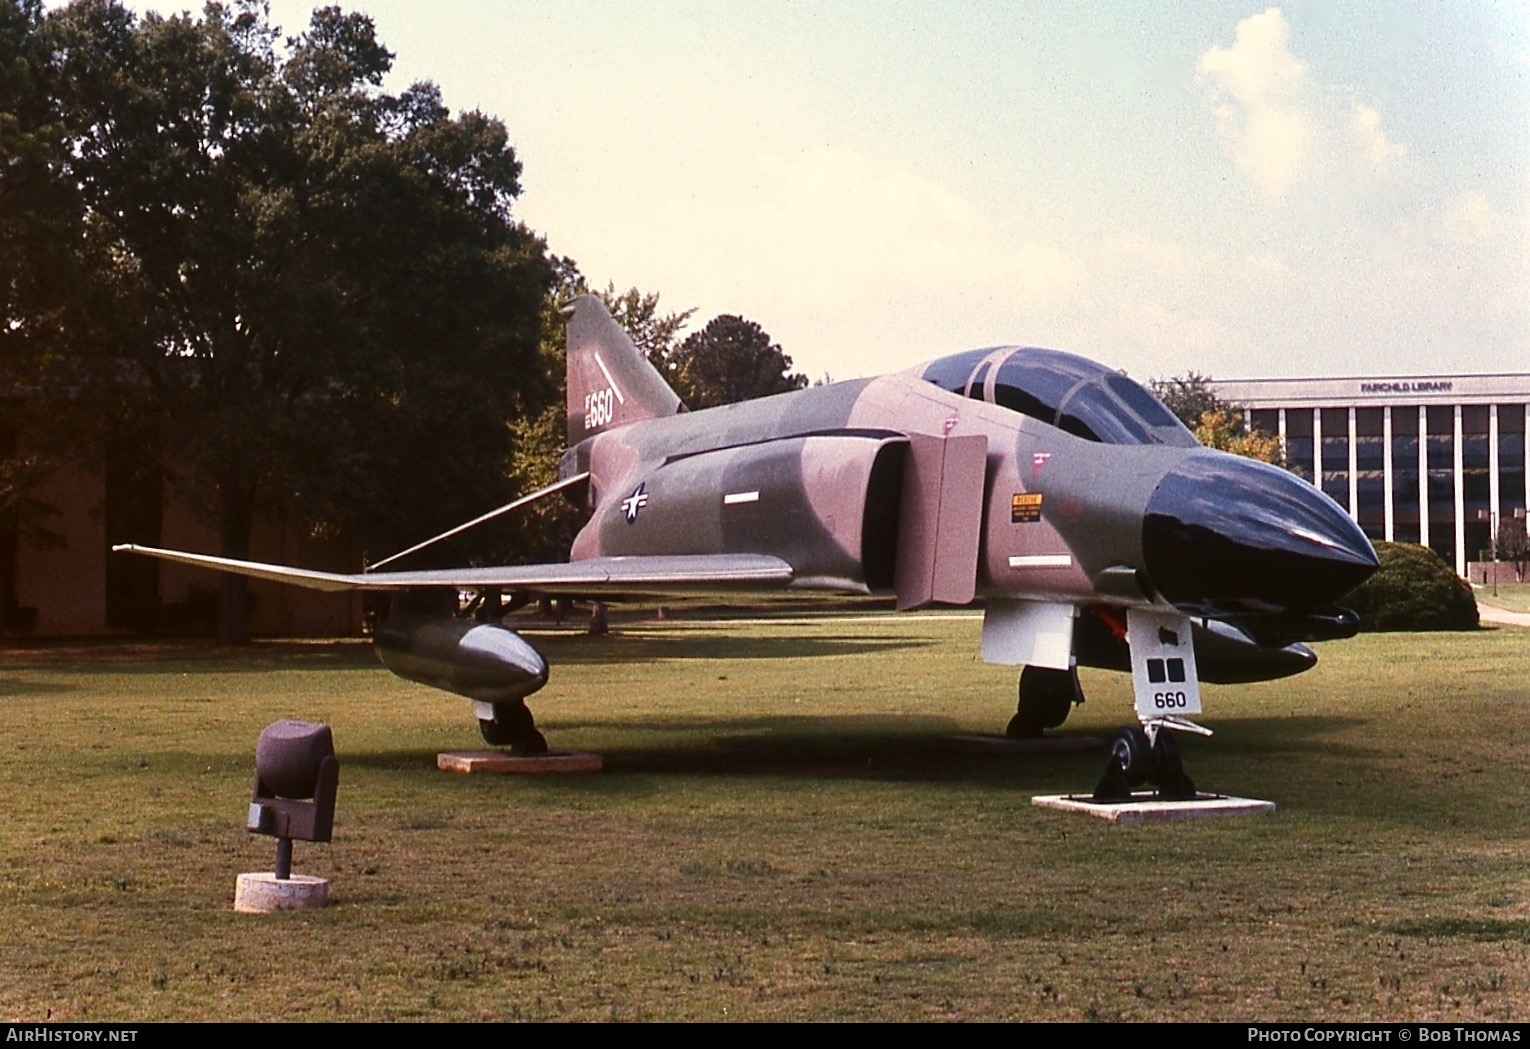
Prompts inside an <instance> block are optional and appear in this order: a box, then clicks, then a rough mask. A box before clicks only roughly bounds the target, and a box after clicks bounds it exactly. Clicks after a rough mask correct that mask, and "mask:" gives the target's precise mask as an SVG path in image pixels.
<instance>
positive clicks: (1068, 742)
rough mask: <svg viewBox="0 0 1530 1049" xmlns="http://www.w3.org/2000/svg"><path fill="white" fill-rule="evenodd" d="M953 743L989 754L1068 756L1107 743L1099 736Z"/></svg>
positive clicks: (968, 739) (998, 738) (978, 739)
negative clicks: (1073, 752)
mask: <svg viewBox="0 0 1530 1049" xmlns="http://www.w3.org/2000/svg"><path fill="white" fill-rule="evenodd" d="M950 738H951V742H952V743H955V744H956V745H958V746H960V747H961V748H962V749H963V750H976V751H982V752H984V753H987V754H1067V753H1070V752H1072V751H1077V750H1099V749H1100V748H1101V747H1103V746H1105V741H1104V740H1103V739H1101V738H1100V737H1099V736H1027V737H1022V738H1015V737H1013V736H952V737H950Z"/></svg>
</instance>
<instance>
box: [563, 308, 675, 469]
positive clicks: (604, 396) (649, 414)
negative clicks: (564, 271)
mask: <svg viewBox="0 0 1530 1049" xmlns="http://www.w3.org/2000/svg"><path fill="white" fill-rule="evenodd" d="M563 315H564V316H565V317H567V318H568V444H569V447H570V448H572V447H573V446H574V445H576V444H578V443H579V442H580V441H582V440H584V439H585V438H586V437H593V436H594V435H595V434H597V433H601V432H602V431H605V430H611V429H615V428H616V427H619V426H626V425H627V424H628V423H635V422H639V421H641V420H643V419H658V418H663V417H665V416H669V415H674V414H675V413H677V412H683V411H685V405H684V404H682V403H681V401H680V397H679V395H678V394H676V393H675V391H674V390H671V389H670V388H669V384H668V383H666V382H665V381H664V377H663V376H661V375H660V374H659V372H658V369H656V368H655V367H654V366H653V365H652V364H650V363H648V358H646V357H644V356H643V354H642V353H641V352H640V351H639V350H638V348H637V347H636V346H635V345H633V342H632V340H631V339H630V338H629V337H628V336H627V333H626V332H624V331H622V329H621V325H619V324H617V323H616V321H615V320H614V319H613V318H612V316H611V314H610V313H609V312H608V311H607V310H606V306H605V303H603V302H601V301H600V299H599V297H597V296H595V295H581V296H579V297H578V298H577V299H574V300H573V301H572V302H570V303H569V304H568V305H567V306H565V307H564V308H563Z"/></svg>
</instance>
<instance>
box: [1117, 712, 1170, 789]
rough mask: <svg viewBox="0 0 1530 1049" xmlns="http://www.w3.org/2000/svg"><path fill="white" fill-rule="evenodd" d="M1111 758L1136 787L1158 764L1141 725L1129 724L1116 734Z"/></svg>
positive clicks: (1128, 780) (1144, 781)
mask: <svg viewBox="0 0 1530 1049" xmlns="http://www.w3.org/2000/svg"><path fill="white" fill-rule="evenodd" d="M1110 760H1111V761H1113V762H1115V763H1116V764H1117V765H1119V766H1120V768H1121V772H1122V774H1123V775H1125V776H1126V782H1128V783H1130V784H1131V785H1132V786H1134V787H1136V786H1140V785H1141V784H1143V783H1146V782H1147V781H1148V779H1149V778H1150V777H1151V776H1152V775H1153V773H1154V772H1155V771H1156V768H1157V765H1158V762H1157V760H1156V759H1155V758H1154V757H1153V747H1152V744H1150V743H1149V742H1148V737H1147V732H1145V731H1144V730H1143V728H1142V726H1141V725H1128V726H1126V727H1125V728H1123V729H1122V730H1121V731H1119V732H1117V733H1116V734H1115V736H1114V738H1112V739H1111V741H1110Z"/></svg>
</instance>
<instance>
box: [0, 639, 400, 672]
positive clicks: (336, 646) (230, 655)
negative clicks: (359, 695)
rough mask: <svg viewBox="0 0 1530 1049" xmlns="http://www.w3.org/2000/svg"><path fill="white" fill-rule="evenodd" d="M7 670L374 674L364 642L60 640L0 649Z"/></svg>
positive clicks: (374, 659) (369, 650) (373, 662)
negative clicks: (314, 671) (371, 671)
mask: <svg viewBox="0 0 1530 1049" xmlns="http://www.w3.org/2000/svg"><path fill="white" fill-rule="evenodd" d="M0 656H3V658H4V659H5V662H6V665H7V667H9V668H11V669H14V670H39V671H48V672H52V673H64V674H168V673H176V674H264V673H269V672H271V671H274V670H310V669H311V670H324V671H334V670H378V669H381V667H380V664H379V663H378V662H377V657H376V656H374V655H373V654H372V646H371V644H370V643H369V642H364V641H360V640H343V641H312V642H305V641H256V642H253V643H251V644H248V645H219V644H215V643H213V642H211V641H185V640H174V641H133V642H121V641H114V642H93V641H81V642H74V641H60V642H35V643H28V644H11V645H6V646H4V647H3V648H0Z"/></svg>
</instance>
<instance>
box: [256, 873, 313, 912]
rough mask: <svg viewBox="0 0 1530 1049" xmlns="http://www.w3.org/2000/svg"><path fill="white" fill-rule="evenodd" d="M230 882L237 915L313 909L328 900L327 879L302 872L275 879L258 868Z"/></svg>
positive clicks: (271, 874)
mask: <svg viewBox="0 0 1530 1049" xmlns="http://www.w3.org/2000/svg"><path fill="white" fill-rule="evenodd" d="M234 885H235V887H234V910H236V911H238V912H239V913H240V914H271V913H273V912H275V911H316V910H319V909H320V908H322V907H324V906H325V905H327V904H328V903H329V879H327V878H311V877H309V876H308V875H306V874H294V875H292V877H290V878H278V877H277V876H276V874H275V873H274V872H272V871H259V872H254V873H249V874H241V875H239V878H238V880H237V881H236V882H235V883H234Z"/></svg>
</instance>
